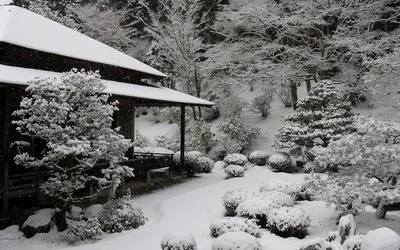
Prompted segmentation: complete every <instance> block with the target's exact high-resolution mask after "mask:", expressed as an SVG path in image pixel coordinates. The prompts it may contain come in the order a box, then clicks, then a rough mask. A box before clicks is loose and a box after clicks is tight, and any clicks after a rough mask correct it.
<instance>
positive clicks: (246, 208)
mask: <svg viewBox="0 0 400 250" xmlns="http://www.w3.org/2000/svg"><path fill="white" fill-rule="evenodd" d="M279 207H280V206H279V204H277V203H276V202H275V201H273V200H268V199H261V198H260V197H254V198H251V199H247V200H245V201H243V202H242V203H240V204H239V206H238V207H237V209H236V214H237V215H238V216H239V217H243V218H248V219H255V220H256V222H257V225H259V226H260V227H262V228H266V227H267V219H268V217H269V214H270V212H271V211H272V210H273V209H275V208H279Z"/></svg>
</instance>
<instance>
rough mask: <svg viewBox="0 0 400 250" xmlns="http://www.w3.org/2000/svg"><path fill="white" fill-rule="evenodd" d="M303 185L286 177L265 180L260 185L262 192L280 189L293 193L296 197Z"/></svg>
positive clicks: (286, 192)
mask: <svg viewBox="0 0 400 250" xmlns="http://www.w3.org/2000/svg"><path fill="white" fill-rule="evenodd" d="M302 187H303V184H302V183H294V182H291V181H288V180H285V179H280V180H272V181H265V182H264V183H263V184H262V185H261V186H260V192H269V191H279V192H282V193H285V194H289V195H291V196H292V197H293V198H294V199H296V197H297V195H298V193H299V192H300V191H301V189H302Z"/></svg>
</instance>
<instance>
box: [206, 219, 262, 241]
mask: <svg viewBox="0 0 400 250" xmlns="http://www.w3.org/2000/svg"><path fill="white" fill-rule="evenodd" d="M227 232H245V233H248V234H251V235H253V236H254V237H257V238H260V237H261V230H260V228H259V226H258V225H257V224H256V223H255V222H254V220H249V219H245V218H239V217H226V218H222V219H218V220H216V221H214V222H213V223H211V225H210V234H211V237H213V238H217V237H219V236H220V235H222V234H224V233H227Z"/></svg>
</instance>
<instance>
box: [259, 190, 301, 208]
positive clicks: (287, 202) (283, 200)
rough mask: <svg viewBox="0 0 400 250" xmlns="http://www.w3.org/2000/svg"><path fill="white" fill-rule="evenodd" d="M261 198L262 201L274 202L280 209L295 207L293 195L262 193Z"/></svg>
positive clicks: (277, 192)
mask: <svg viewBox="0 0 400 250" xmlns="http://www.w3.org/2000/svg"><path fill="white" fill-rule="evenodd" d="M259 197H260V198H261V199H268V200H271V201H274V202H276V203H277V204H278V206H279V207H293V206H294V200H293V198H292V196H291V195H289V194H285V193H282V192H279V191H268V192H261V193H260V195H259Z"/></svg>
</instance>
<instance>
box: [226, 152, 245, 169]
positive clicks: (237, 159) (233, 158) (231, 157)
mask: <svg viewBox="0 0 400 250" xmlns="http://www.w3.org/2000/svg"><path fill="white" fill-rule="evenodd" d="M224 162H225V163H226V164H227V166H228V165H239V166H242V167H243V166H244V165H245V164H246V163H247V162H248V159H247V157H246V156H245V155H242V154H228V155H227V156H225V158H224Z"/></svg>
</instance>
